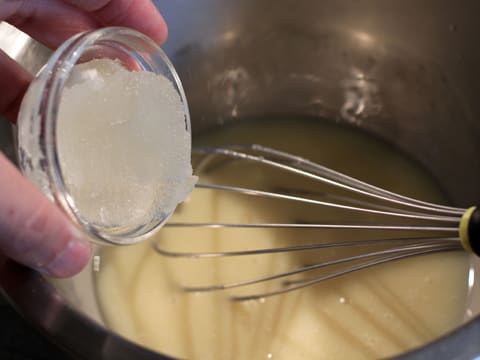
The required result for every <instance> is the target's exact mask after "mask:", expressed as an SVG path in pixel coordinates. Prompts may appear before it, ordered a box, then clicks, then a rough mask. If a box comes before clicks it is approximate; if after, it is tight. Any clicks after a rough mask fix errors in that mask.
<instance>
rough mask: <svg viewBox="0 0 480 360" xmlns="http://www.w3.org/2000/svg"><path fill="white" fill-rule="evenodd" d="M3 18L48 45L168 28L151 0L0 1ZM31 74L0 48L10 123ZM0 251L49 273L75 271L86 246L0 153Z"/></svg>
mask: <svg viewBox="0 0 480 360" xmlns="http://www.w3.org/2000/svg"><path fill="white" fill-rule="evenodd" d="M1 20H4V21H6V22H8V23H10V24H11V25H14V26H15V27H17V28H19V29H20V30H22V31H24V32H26V33H27V34H29V35H30V36H32V37H34V38H35V39H36V40H38V41H40V42H42V43H43V44H45V45H46V46H48V47H50V48H52V49H53V48H56V47H57V46H59V45H60V44H61V43H62V42H64V41H65V40H66V39H67V38H69V37H70V36H72V35H74V34H76V33H79V32H82V31H85V30H90V29H94V28H99V27H104V26H126V27H130V28H133V29H136V30H139V31H141V32H143V33H145V34H146V35H148V36H150V37H151V38H152V39H153V40H155V41H157V42H158V43H162V42H163V41H165V39H166V37H167V26H166V24H165V21H164V20H163V18H162V17H161V15H160V14H159V13H158V12H157V10H156V8H155V6H154V5H153V4H152V3H151V1H150V0H10V1H0V21H1ZM31 79H32V76H31V75H30V74H29V73H28V72H27V71H26V70H25V69H23V68H22V67H20V66H19V65H18V64H17V63H16V62H15V61H13V60H12V59H11V58H9V57H8V56H7V55H6V54H5V53H3V52H2V51H1V50H0V86H2V96H0V114H1V115H4V116H5V117H6V118H7V119H9V120H10V121H12V122H15V119H16V116H17V113H18V109H19V106H20V103H21V99H22V97H23V94H24V92H25V91H26V89H27V87H28V84H29V83H30V81H31ZM0 253H2V254H4V255H5V256H7V257H9V258H11V259H13V260H15V261H18V262H20V263H22V264H24V265H27V266H30V267H32V268H34V269H37V270H39V271H40V272H42V273H44V274H46V275H48V276H53V277H68V276H72V275H74V274H76V273H78V272H79V271H80V270H81V269H82V268H83V267H84V266H85V265H86V263H87V262H88V259H89V258H90V254H91V246H90V243H89V242H88V240H87V239H86V238H85V236H84V235H83V234H82V233H81V232H80V231H79V230H78V229H77V228H76V227H75V226H74V225H73V223H72V222H71V221H70V220H69V219H68V218H67V216H66V215H65V214H64V213H63V212H62V211H61V210H60V209H59V208H57V207H56V206H55V205H54V204H52V203H51V202H50V201H49V200H48V199H47V198H46V197H45V196H44V195H43V194H42V193H41V191H40V190H39V189H37V188H36V187H34V186H33V185H32V184H31V183H29V182H28V180H27V179H26V178H24V177H23V176H22V175H21V173H20V172H19V171H18V169H17V168H16V167H15V166H14V165H13V164H11V163H10V162H9V161H8V160H7V158H6V157H5V156H4V155H3V154H2V153H0Z"/></svg>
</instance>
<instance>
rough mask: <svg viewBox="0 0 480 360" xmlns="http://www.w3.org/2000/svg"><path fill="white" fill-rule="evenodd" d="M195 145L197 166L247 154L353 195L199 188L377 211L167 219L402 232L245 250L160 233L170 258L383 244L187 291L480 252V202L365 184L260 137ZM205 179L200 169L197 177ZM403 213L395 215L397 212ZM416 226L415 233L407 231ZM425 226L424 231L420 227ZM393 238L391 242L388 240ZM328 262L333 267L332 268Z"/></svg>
mask: <svg viewBox="0 0 480 360" xmlns="http://www.w3.org/2000/svg"><path fill="white" fill-rule="evenodd" d="M193 153H194V154H197V155H199V156H200V161H199V163H198V166H197V167H196V168H197V172H199V173H201V172H202V170H203V169H206V168H207V167H210V168H212V167H213V168H215V167H221V166H223V165H224V164H226V163H229V162H231V161H246V162H253V163H257V164H260V165H262V166H267V167H272V168H277V169H280V170H282V171H285V172H288V173H292V174H296V175H298V176H301V177H304V178H308V179H311V180H314V181H317V182H320V183H324V184H327V185H329V186H331V187H333V188H336V189H341V190H342V191H344V192H346V193H347V194H349V195H336V194H333V193H312V192H308V191H299V190H298V189H275V191H266V190H263V189H253V188H244V187H237V186H232V185H222V184H206V183H199V184H197V185H196V187H197V188H199V189H212V190H216V191H227V192H234V193H238V194H242V195H245V196H250V197H263V198H273V199H281V200H285V201H291V202H297V203H304V204H310V205H315V206H323V207H327V208H332V209H340V210H342V211H347V212H349V213H351V218H353V219H354V218H355V215H356V214H359V213H364V214H370V215H374V216H375V217H376V220H375V222H374V223H372V222H368V223H367V222H356V223H336V222H328V223H327V222H318V223H305V222H292V223H193V222H185V223H179V222H176V223H168V224H167V226H169V227H201V228H217V229H218V228H274V229H278V228H280V229H298V230H308V229H329V230H369V231H371V230H372V231H377V230H384V231H385V230H387V231H398V232H401V234H403V235H402V236H399V237H392V238H382V239H366V240H355V241H343V242H330V243H315V244H307V245H292V246H283V247H274V248H261V249H253V250H243V251H225V252H176V251H171V250H168V249H167V248H165V246H164V244H163V243H162V238H161V237H160V238H158V239H157V240H156V241H155V242H154V244H153V246H154V249H155V250H156V251H157V252H158V253H159V254H161V255H162V256H167V257H173V258H192V259H195V258H197V259H198V258H216V257H230V256H249V255H261V254H274V253H290V252H299V251H312V250H322V249H329V248H345V247H348V248H359V247H363V248H365V247H367V248H368V247H371V246H379V245H380V246H382V248H380V249H373V250H372V248H370V250H367V251H366V252H361V253H356V254H354V255H352V256H346V257H342V258H339V259H333V260H328V261H321V262H318V263H314V264H307V265H305V266H301V267H299V268H296V269H293V270H290V271H282V272H279V273H276V274H272V275H268V276H262V277H257V278H252V279H248V280H244V281H237V282H232V283H225V284H212V285H205V286H184V287H183V290H185V291H194V292H206V291H216V290H226V289H233V288H238V287H245V286H249V285H254V284H258V283H263V282H267V281H272V280H277V279H285V280H284V281H283V282H282V284H283V286H282V287H280V288H278V289H275V290H273V291H266V292H260V293H254V294H247V295H241V296H232V299H233V300H254V299H259V298H264V297H268V296H273V295H279V294H283V293H286V292H289V291H293V290H298V289H301V288H305V287H307V286H312V285H314V284H318V283H320V282H322V281H326V280H329V279H333V278H336V277H339V276H343V275H346V274H350V273H352V272H355V271H359V270H362V269H366V268H370V267H372V266H376V265H380V264H384V263H387V262H391V261H395V260H400V259H405V258H409V257H412V256H418V255H426V254H432V253H437V252H446V251H459V250H460V251H461V250H465V251H467V252H469V253H474V254H476V255H480V207H476V206H473V207H470V208H468V209H463V208H456V207H451V206H445V205H439V204H434V203H430V202H426V201H421V200H417V199H414V198H411V197H407V196H404V195H400V194H397V193H394V192H391V191H388V190H385V189H382V188H380V187H377V186H374V185H371V184H368V183H366V182H363V181H360V180H358V179H355V178H353V177H350V176H347V175H345V174H342V173H340V172H337V171H334V170H332V169H330V168H328V167H325V166H322V165H320V164H317V163H315V162H312V161H309V160H307V159H304V158H302V157H299V156H296V155H292V154H289V153H286V152H283V151H279V150H275V149H272V148H268V147H265V146H261V145H232V146H227V147H194V148H193ZM200 179H201V177H200ZM387 218H390V219H404V220H406V221H407V223H397V222H395V223H392V222H391V220H390V221H385V220H384V219H387ZM396 221H398V220H396ZM406 232H408V233H414V234H415V236H412V235H409V236H405V235H404V234H405V233H406ZM420 234H421V235H420ZM387 245H388V246H387ZM318 269H323V270H326V272H323V273H322V274H320V275H316V276H313V277H306V278H301V279H294V280H286V279H288V278H291V277H292V276H294V275H298V274H304V273H307V272H311V271H314V270H318ZM328 269H331V270H330V271H329V270H328Z"/></svg>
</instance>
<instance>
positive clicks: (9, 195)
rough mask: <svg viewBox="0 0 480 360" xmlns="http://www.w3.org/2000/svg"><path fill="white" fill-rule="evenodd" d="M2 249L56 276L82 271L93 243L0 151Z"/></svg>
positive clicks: (65, 275) (44, 272)
mask: <svg viewBox="0 0 480 360" xmlns="http://www.w3.org/2000/svg"><path fill="white" fill-rule="evenodd" d="M0 252H1V253H3V254H4V255H6V256H8V257H9V258H11V259H13V260H15V261H18V262H20V263H22V264H24V265H27V266H29V267H32V268H34V269H36V270H38V271H40V272H42V273H43V274H45V275H48V276H52V277H68V276H72V275H75V274H76V273H78V272H79V271H80V270H81V269H82V268H83V267H84V266H85V265H86V264H87V262H88V260H89V257H90V254H91V245H90V243H89V242H88V240H87V239H86V238H85V236H84V235H82V233H81V232H80V231H79V230H77V229H76V228H75V226H74V225H73V224H72V223H71V222H70V220H69V219H68V218H67V216H66V215H65V214H64V213H63V212H62V211H61V210H60V209H59V208H57V207H56V206H55V205H54V204H52V203H51V202H50V201H49V200H48V199H47V198H46V197H45V196H44V195H43V194H42V193H41V191H40V190H39V189H37V188H36V187H35V186H33V185H32V184H31V183H29V182H28V180H27V179H26V178H24V177H23V176H22V175H21V174H20V172H19V171H18V170H17V168H15V166H14V165H13V164H12V163H10V162H9V161H8V160H7V159H6V158H5V156H4V155H3V154H2V153H1V152H0Z"/></svg>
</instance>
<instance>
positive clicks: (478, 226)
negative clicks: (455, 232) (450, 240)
mask: <svg viewBox="0 0 480 360" xmlns="http://www.w3.org/2000/svg"><path fill="white" fill-rule="evenodd" d="M460 239H461V241H462V246H463V247H464V249H465V250H467V251H468V252H472V253H474V254H476V255H477V256H480V207H479V206H472V207H471V208H469V209H468V210H467V211H465V213H464V214H463V216H462V220H461V221H460Z"/></svg>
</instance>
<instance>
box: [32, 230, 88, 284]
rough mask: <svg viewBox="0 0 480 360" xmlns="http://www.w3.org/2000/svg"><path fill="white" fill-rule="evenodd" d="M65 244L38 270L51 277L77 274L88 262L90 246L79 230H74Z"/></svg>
mask: <svg viewBox="0 0 480 360" xmlns="http://www.w3.org/2000/svg"><path fill="white" fill-rule="evenodd" d="M72 235H73V236H72V238H71V239H70V240H69V241H68V243H67V245H66V246H65V247H64V248H63V249H62V250H61V251H60V252H59V253H58V254H57V256H55V258H54V259H53V260H52V261H51V262H50V263H49V264H46V265H45V266H43V268H42V269H40V272H41V273H43V274H45V275H47V276H51V277H58V278H64V277H69V276H73V275H75V274H77V273H78V272H80V271H81V270H82V269H83V268H84V267H85V265H86V264H87V263H88V260H89V259H90V256H91V253H92V246H91V244H90V242H89V241H88V240H87V239H86V238H85V236H84V235H83V234H82V233H80V231H78V230H75V231H74V233H73V234H72Z"/></svg>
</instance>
